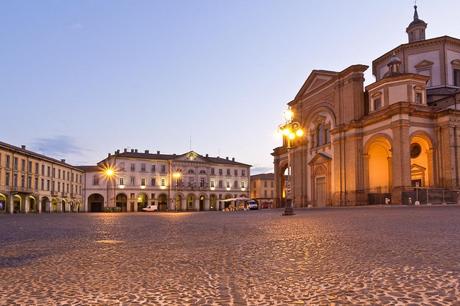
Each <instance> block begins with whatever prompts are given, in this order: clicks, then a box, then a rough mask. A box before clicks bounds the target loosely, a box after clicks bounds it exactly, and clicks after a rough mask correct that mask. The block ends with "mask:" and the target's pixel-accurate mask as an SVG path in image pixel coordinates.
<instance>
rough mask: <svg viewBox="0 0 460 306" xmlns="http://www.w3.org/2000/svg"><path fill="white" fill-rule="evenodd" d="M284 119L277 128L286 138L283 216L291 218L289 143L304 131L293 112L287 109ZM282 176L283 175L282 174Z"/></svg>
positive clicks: (290, 145) (292, 209)
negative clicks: (286, 171) (286, 159)
mask: <svg viewBox="0 0 460 306" xmlns="http://www.w3.org/2000/svg"><path fill="white" fill-rule="evenodd" d="M284 119H285V122H284V123H283V124H281V125H280V126H279V127H278V128H279V131H280V132H281V134H282V135H283V137H285V138H286V148H287V155H288V164H287V169H288V175H287V179H286V187H287V188H286V189H287V192H286V207H285V208H284V213H283V216H292V215H294V205H293V203H292V198H291V199H289V198H288V196H289V195H290V194H291V190H292V188H291V182H290V177H291V148H292V143H291V141H293V140H295V139H296V138H302V137H303V136H304V134H305V132H304V130H303V129H302V127H301V126H300V123H298V122H296V121H294V112H293V111H292V110H291V109H290V108H289V109H288V110H286V111H285V112H284ZM283 176H284V174H283Z"/></svg>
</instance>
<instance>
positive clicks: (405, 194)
mask: <svg viewBox="0 0 460 306" xmlns="http://www.w3.org/2000/svg"><path fill="white" fill-rule="evenodd" d="M426 28H427V24H426V23H425V22H424V21H423V20H421V19H419V16H418V13H417V7H415V12H414V18H413V21H412V22H411V23H410V24H409V26H408V27H407V28H406V32H407V35H408V43H405V44H402V45H400V46H398V47H396V48H394V49H392V50H390V51H388V52H387V53H385V54H384V55H382V56H380V57H379V58H377V59H376V60H374V61H373V63H372V72H373V74H374V76H375V78H376V81H375V82H374V83H372V84H370V85H368V86H365V85H364V72H365V71H366V70H367V69H368V68H369V67H368V66H365V65H352V66H350V67H348V68H346V69H345V70H343V71H340V72H336V71H325V70H314V71H312V73H311V74H310V76H309V77H308V78H307V80H306V81H305V83H304V85H303V86H302V87H301V89H300V90H299V92H298V94H297V95H296V96H295V98H294V99H293V100H292V101H290V102H289V103H288V106H289V108H290V110H291V111H292V113H293V114H294V120H295V121H296V122H298V123H299V124H300V126H301V127H302V128H303V129H304V131H305V132H306V133H305V136H304V137H302V138H300V139H296V140H294V141H293V142H292V144H291V147H290V148H288V146H287V142H288V141H287V139H286V138H285V139H283V145H282V146H280V147H278V148H275V149H274V151H273V153H272V155H273V157H274V170H275V199H276V202H277V205H278V206H283V203H284V202H285V201H286V200H287V199H291V200H292V202H293V204H294V206H295V207H306V206H313V207H322V206H347V205H363V204H384V203H391V204H411V203H412V204H414V203H415V202H416V201H419V202H421V203H422V204H423V203H430V202H435V201H439V202H442V203H449V202H456V201H457V192H456V191H457V190H459V189H460V161H459V154H460V153H459V152H458V151H459V150H460V148H459V142H460V135H459V134H460V131H459V127H460V39H457V38H453V37H449V36H442V37H437V38H432V39H426V38H425V31H426ZM457 104H458V105H457ZM288 161H289V164H290V170H291V175H290V176H289V178H288V179H289V184H286V182H285V173H286V172H287V171H286V169H287V167H288ZM287 186H289V187H287Z"/></svg>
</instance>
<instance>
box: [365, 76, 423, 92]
mask: <svg viewBox="0 0 460 306" xmlns="http://www.w3.org/2000/svg"><path fill="white" fill-rule="evenodd" d="M405 79H418V80H419V81H425V83H426V82H427V81H428V80H429V79H430V77H429V76H425V75H421V74H415V73H402V74H399V75H395V76H388V77H384V78H382V79H381V80H379V81H377V82H374V83H372V84H369V85H367V86H366V87H365V89H366V91H369V90H371V89H374V88H375V87H378V86H380V85H382V84H384V83H387V82H390V81H400V80H405Z"/></svg>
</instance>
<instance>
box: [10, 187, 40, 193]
mask: <svg viewBox="0 0 460 306" xmlns="http://www.w3.org/2000/svg"><path fill="white" fill-rule="evenodd" d="M5 190H6V191H10V192H23V193H32V192H33V189H32V188H30V187H20V186H5Z"/></svg>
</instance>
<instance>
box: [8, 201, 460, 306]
mask: <svg viewBox="0 0 460 306" xmlns="http://www.w3.org/2000/svg"><path fill="white" fill-rule="evenodd" d="M296 212H297V215H295V216H292V217H291V216H290V217H282V216H281V211H280V210H271V211H268V210H267V211H250V212H237V213H223V212H202V213H179V214H175V213H137V214H134V213H133V214H41V215H0V304H1V305H33V304H40V305H53V304H59V305H67V304H69V305H71V304H72V305H73V304H77V305H78V304H79V305H136V304H142V303H146V304H155V305H187V304H193V305H195V304H198V305H278V304H279V305H292V304H298V305H304V304H307V305H310V304H314V305H316V304H319V305H325V304H334V303H335V304H373V305H375V304H392V305H397V304H401V305H408V304H411V303H412V304H413V305H423V304H425V305H460V207H430V208H423V207H418V208H384V207H381V208H339V209H323V210H320V209H315V210H297V211H296Z"/></svg>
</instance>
